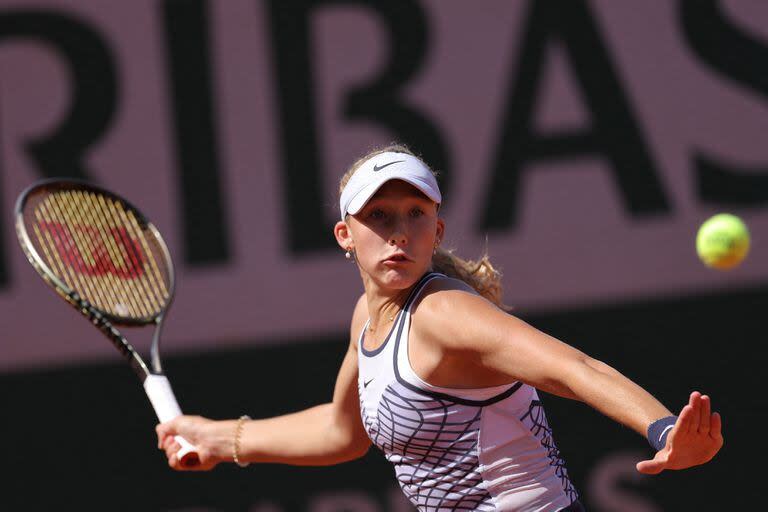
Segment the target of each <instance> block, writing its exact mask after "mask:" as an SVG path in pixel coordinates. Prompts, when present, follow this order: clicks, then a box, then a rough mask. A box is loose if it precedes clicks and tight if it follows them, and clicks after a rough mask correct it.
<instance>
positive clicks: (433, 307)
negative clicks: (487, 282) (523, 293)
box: [411, 278, 514, 352]
mask: <svg viewBox="0 0 768 512" xmlns="http://www.w3.org/2000/svg"><path fill="white" fill-rule="evenodd" d="M419 299H420V300H419V301H418V303H414V309H413V310H412V315H413V319H414V321H413V323H412V324H411V331H412V332H414V333H416V335H417V336H418V337H419V339H422V340H424V341H425V342H426V343H428V344H430V345H431V346H433V347H438V348H439V349H440V350H444V351H458V352H466V351H477V350H479V349H481V348H482V345H483V341H486V340H488V341H490V340H492V339H496V338H497V337H498V333H499V332H502V331H504V330H506V331H507V332H509V328H510V327H511V325H510V322H511V321H514V320H513V319H512V317H511V316H510V315H509V314H508V313H507V312H505V311H503V310H501V309H500V308H499V307H497V306H496V305H495V304H493V303H492V302H491V301H489V300H488V299H486V298H484V297H482V296H481V295H480V294H478V293H477V292H476V291H475V290H474V289H473V288H472V287H470V286H469V285H468V284H466V283H464V282H463V281H460V280H458V279H453V278H441V279H434V280H432V281H430V282H429V283H428V284H427V286H426V288H425V289H424V292H423V294H422V295H421V296H420V298H419Z"/></svg>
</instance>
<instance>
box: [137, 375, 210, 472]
mask: <svg viewBox="0 0 768 512" xmlns="http://www.w3.org/2000/svg"><path fill="white" fill-rule="evenodd" d="M144 391H145V392H146V393H147V396H148V397H149V401H150V402H151V403H152V407H153V408H154V409H155V414H157V419H159V420H160V422H161V423H164V422H166V421H170V420H172V419H173V418H176V417H177V416H181V408H180V407H179V403H178V402H177V401H176V395H174V394H173V389H171V382H170V381H169V380H168V377H166V376H165V375H149V376H148V377H147V378H146V379H145V380H144ZM175 439H176V442H177V443H179V444H180V445H181V449H179V451H178V452H177V453H176V457H178V459H179V461H180V462H181V463H182V465H184V466H194V465H195V464H197V463H198V462H199V458H198V455H197V448H195V446H194V445H193V444H192V443H190V442H189V441H187V440H186V439H184V438H183V437H181V436H175Z"/></svg>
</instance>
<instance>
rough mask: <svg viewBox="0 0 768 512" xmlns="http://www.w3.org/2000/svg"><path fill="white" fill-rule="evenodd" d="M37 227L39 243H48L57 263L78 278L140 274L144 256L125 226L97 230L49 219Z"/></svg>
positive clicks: (138, 275) (120, 276) (125, 277)
mask: <svg viewBox="0 0 768 512" xmlns="http://www.w3.org/2000/svg"><path fill="white" fill-rule="evenodd" d="M37 226H38V227H39V229H40V231H41V232H42V233H41V234H42V237H43V238H44V239H42V240H40V243H43V244H45V243H46V242H48V245H50V242H52V244H53V246H54V247H55V249H56V252H57V254H58V256H59V259H60V261H61V262H62V263H64V264H65V265H67V266H68V267H69V268H70V269H71V270H73V271H74V272H77V273H78V274H80V275H85V276H92V277H98V276H106V275H108V274H111V275H114V276H117V277H119V278H121V279H137V278H139V277H141V276H142V275H144V266H145V264H146V263H147V257H146V255H145V254H144V251H143V250H142V248H141V244H140V243H139V242H138V241H137V240H135V239H134V238H132V237H131V236H130V234H129V233H128V230H127V229H126V228H125V227H109V228H101V229H99V228H95V227H93V226H88V225H83V224H67V223H63V222H58V221H50V220H40V221H38V222H37ZM38 236H40V235H38Z"/></svg>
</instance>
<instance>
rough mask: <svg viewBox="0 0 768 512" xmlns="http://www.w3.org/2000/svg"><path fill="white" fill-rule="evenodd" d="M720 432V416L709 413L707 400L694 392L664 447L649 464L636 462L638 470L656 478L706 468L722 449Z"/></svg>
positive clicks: (710, 410)
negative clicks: (670, 472)
mask: <svg viewBox="0 0 768 512" xmlns="http://www.w3.org/2000/svg"><path fill="white" fill-rule="evenodd" d="M721 428H722V421H721V419H720V415H719V414H718V413H712V406H711V403H710V399H709V397H708V396H706V395H702V394H701V393H699V392H698V391H694V392H693V393H691V397H690V399H689V400H688V405H686V406H685V407H683V410H682V412H680V416H679V417H678V418H677V422H676V423H675V426H674V427H672V430H671V431H670V433H669V435H668V436H667V444H666V445H665V446H664V448H663V449H661V450H659V451H658V452H656V456H655V457H654V458H653V459H652V460H644V461H641V462H638V463H637V466H636V467H637V470H638V471H639V472H641V473H646V474H649V475H655V474H657V473H661V472H662V471H664V470H665V469H685V468H690V467H692V466H698V465H701V464H705V463H707V462H709V461H710V460H711V459H712V457H714V456H715V454H716V453H717V452H718V451H720V448H722V446H723V436H722V433H721Z"/></svg>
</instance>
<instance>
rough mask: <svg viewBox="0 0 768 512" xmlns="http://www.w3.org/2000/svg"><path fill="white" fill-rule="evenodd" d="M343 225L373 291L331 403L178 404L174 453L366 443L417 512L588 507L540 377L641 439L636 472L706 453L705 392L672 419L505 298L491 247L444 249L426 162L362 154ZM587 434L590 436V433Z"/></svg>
mask: <svg viewBox="0 0 768 512" xmlns="http://www.w3.org/2000/svg"><path fill="white" fill-rule="evenodd" d="M340 188H341V197H340V202H339V206H340V213H341V220H340V221H339V222H337V223H336V225H335V227H334V235H335V237H336V240H337V242H338V244H339V246H340V247H341V249H342V250H343V251H344V252H345V253H346V257H347V258H348V259H350V260H351V261H354V262H355V263H356V265H357V268H358V269H359V272H360V276H361V278H362V281H363V285H364V287H365V293H364V294H363V295H362V296H361V297H360V299H359V300H358V302H357V305H356V306H355V309H354V312H353V314H352V322H351V329H350V341H349V348H348V350H347V354H346V357H345V358H344V361H343V363H342V365H341V369H340V370H339V374H338V377H337V381H336V387H335V391H334V395H333V400H332V401H331V402H330V403H326V404H323V405H319V406H316V407H313V408H310V409H307V410H304V411H301V412H297V413H294V414H289V415H286V416H280V417H276V418H269V419H260V420H251V419H250V418H248V417H247V416H243V417H241V418H240V419H239V420H226V421H214V420H209V419H205V418H201V417H191V416H181V417H179V418H176V419H174V420H173V421H170V422H167V423H163V424H161V425H158V427H157V433H158V442H159V446H160V447H161V448H162V449H164V450H165V453H166V455H167V457H168V463H169V464H170V466H171V467H173V468H174V469H178V470H185V469H189V468H187V467H183V466H182V465H181V464H180V463H179V460H178V458H177V457H176V453H177V451H178V450H179V445H178V443H176V441H175V440H174V436H175V435H181V436H183V437H184V438H186V439H188V440H189V441H190V442H192V443H193V444H194V445H195V446H197V448H198V453H199V455H200V465H199V466H197V468H193V469H202V470H207V469H211V468H213V467H214V466H216V465H217V464H218V463H220V462H232V461H234V462H236V463H237V464H239V465H241V466H245V465H247V464H248V463H253V462H272V463H285V464H294V465H329V464H338V463H341V462H344V461H348V460H352V459H355V458H358V457H361V456H362V455H363V454H365V453H366V452H367V450H368V448H369V446H370V445H371V443H373V444H375V445H376V446H377V447H378V448H379V449H381V450H382V451H383V452H384V454H385V456H386V458H387V459H388V460H389V461H390V462H392V464H394V466H395V470H396V475H397V479H398V481H399V483H400V486H401V488H402V490H403V492H404V493H405V494H406V496H407V497H408V498H409V499H410V500H411V502H412V503H413V504H414V505H415V506H416V507H417V508H418V509H419V510H422V511H444V510H487V511H491V510H493V511H495V510H504V511H510V510H515V511H523V510H536V511H563V510H564V511H578V510H583V507H582V505H581V504H580V502H579V498H578V494H577V492H576V491H575V489H574V487H573V485H572V484H571V481H570V480H569V478H568V473H567V471H566V469H565V465H564V463H563V461H562V460H561V459H560V456H559V452H558V450H557V448H556V446H555V443H554V441H553V437H552V431H551V429H550V427H549V425H548V424H547V420H546V417H545V415H544V411H543V409H542V406H541V402H540V401H539V398H538V396H537V391H536V390H537V389H540V390H543V391H546V392H548V393H552V394H555V395H558V396H562V397H566V398H571V399H574V400H580V401H582V402H586V403H587V404H589V405H590V406H592V407H594V408H595V409H597V410H598V411H600V412H601V413H603V414H605V415H607V416H609V417H611V418H613V419H614V420H616V421H618V422H620V423H622V424H624V425H626V426H628V427H630V428H632V429H634V430H635V431H637V432H638V433H640V434H641V435H644V436H647V437H648V441H649V442H650V443H651V445H652V446H653V447H654V448H655V449H656V450H657V453H656V455H655V457H654V458H653V459H651V460H645V461H641V462H638V464H637V470H638V471H640V472H642V473H649V474H653V473H659V472H661V471H663V470H665V469H683V468H688V467H691V466H696V465H699V464H704V463H706V462H707V461H709V460H710V459H712V457H714V455H715V454H716V453H717V452H718V450H719V449H720V447H721V446H722V444H723V438H722V435H721V420H720V416H719V415H718V413H712V412H711V405H710V399H709V397H707V396H703V395H701V394H700V393H698V392H693V393H691V395H690V398H689V401H688V404H687V405H686V406H685V407H683V409H682V411H681V412H680V414H679V416H673V415H672V413H671V412H670V411H669V410H668V409H667V408H666V407H664V406H663V405H662V404H661V403H659V401H658V400H656V399H655V398H654V397H652V396H651V395H650V394H649V393H647V392H646V391H645V390H643V389H642V388H641V387H640V386H638V385H637V384H635V383H633V382H631V381H630V380H629V379H627V378H626V377H624V376H623V375H622V374H621V373H619V372H618V371H616V370H614V369H613V368H611V367H610V366H608V365H606V364H604V363H602V362H600V361H597V360H595V359H593V358H591V357H589V356H587V355H585V354H584V353H582V352H580V351H579V350H576V349H575V348H573V347H571V346H569V345H567V344H565V343H562V342H560V341H558V340H557V339H555V338H553V337H551V336H548V335H547V334H545V333H543V332H541V331H539V330H537V329H535V328H534V327H531V326H530V325H528V324H527V323H525V322H523V321H522V320H520V319H518V318H516V317H515V316H513V315H511V314H509V313H507V312H506V311H504V309H503V308H502V303H501V300H502V299H501V285H500V280H499V274H498V272H497V271H496V270H494V268H493V266H492V265H491V263H490V262H489V261H488V258H487V257H484V258H483V259H481V260H480V261H478V262H470V261H465V260H462V259H460V258H458V257H457V256H455V255H453V254H452V253H451V252H449V251H446V250H444V249H442V248H441V247H440V242H441V240H442V239H443V236H444V233H445V222H444V221H443V219H441V218H440V217H439V215H438V213H439V207H440V203H441V200H442V198H441V195H440V190H439V188H438V184H437V181H436V180H435V176H434V174H433V172H432V171H431V170H430V169H429V168H428V167H427V166H426V164H425V163H424V162H423V161H422V160H421V159H419V158H417V157H416V156H414V155H413V154H412V153H411V152H410V151H408V150H407V149H406V148H404V147H402V146H390V147H387V148H385V149H383V150H379V151H375V152H373V153H371V154H369V155H367V156H366V157H364V158H362V159H360V160H359V161H357V162H356V163H355V164H354V165H353V166H352V168H351V169H350V170H349V171H348V172H347V173H346V175H345V176H344V177H343V178H342V181H341V187H340ZM584 434H585V436H588V435H589V433H588V432H585V433H584Z"/></svg>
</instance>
